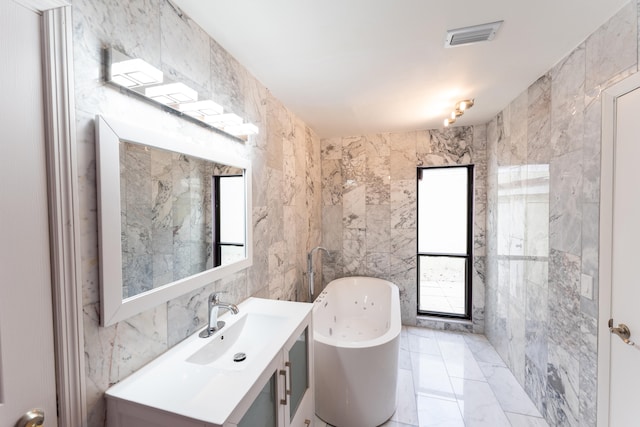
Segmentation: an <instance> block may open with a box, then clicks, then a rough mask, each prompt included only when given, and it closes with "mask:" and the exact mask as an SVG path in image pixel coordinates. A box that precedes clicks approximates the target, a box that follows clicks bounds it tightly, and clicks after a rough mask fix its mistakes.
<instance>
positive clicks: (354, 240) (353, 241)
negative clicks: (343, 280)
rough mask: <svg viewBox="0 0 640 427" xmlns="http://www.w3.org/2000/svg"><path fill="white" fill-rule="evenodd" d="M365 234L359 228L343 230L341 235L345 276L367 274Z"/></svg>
mask: <svg viewBox="0 0 640 427" xmlns="http://www.w3.org/2000/svg"><path fill="white" fill-rule="evenodd" d="M365 240H366V232H365V230H364V229H360V228H345V229H344V233H343V241H342V245H343V249H342V250H343V262H344V264H343V266H344V274H345V275H346V276H364V275H366V274H367V252H366V249H365V248H366V244H365Z"/></svg>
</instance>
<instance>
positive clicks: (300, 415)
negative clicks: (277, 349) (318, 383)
mask: <svg viewBox="0 0 640 427" xmlns="http://www.w3.org/2000/svg"><path fill="white" fill-rule="evenodd" d="M311 349H312V347H311V336H310V333H309V326H307V327H306V328H305V329H304V330H303V331H302V333H301V334H300V335H299V336H298V337H297V338H296V339H295V341H293V342H291V343H289V345H288V346H287V347H285V366H286V369H287V370H288V371H289V379H288V384H285V387H287V395H288V398H289V399H288V400H289V402H288V405H287V406H288V407H287V408H286V409H285V412H286V414H285V420H286V422H285V426H287V427H289V426H293V427H304V426H308V425H310V424H311V422H312V420H313V417H314V402H313V377H312V372H313V371H312V369H311V366H312V357H313V354H312V352H311Z"/></svg>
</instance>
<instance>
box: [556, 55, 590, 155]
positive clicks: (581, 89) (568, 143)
mask: <svg viewBox="0 0 640 427" xmlns="http://www.w3.org/2000/svg"><path fill="white" fill-rule="evenodd" d="M550 75H551V97H552V102H551V146H552V149H553V155H554V156H561V155H563V154H566V153H569V152H572V151H574V150H577V149H580V148H582V140H583V129H584V108H585V48H584V44H582V45H581V46H579V47H578V48H576V49H575V50H574V51H573V52H572V53H571V54H570V55H569V56H567V57H566V58H565V59H564V60H562V61H560V63H558V65H556V66H555V67H554V69H553V70H552V71H551V73H550Z"/></svg>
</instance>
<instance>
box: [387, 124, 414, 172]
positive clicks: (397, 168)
mask: <svg viewBox="0 0 640 427" xmlns="http://www.w3.org/2000/svg"><path fill="white" fill-rule="evenodd" d="M389 138H390V144H391V151H390V152H391V159H390V161H391V163H390V172H391V180H392V181H397V180H414V179H416V165H417V158H416V133H415V132H407V133H392V134H390V135H389Z"/></svg>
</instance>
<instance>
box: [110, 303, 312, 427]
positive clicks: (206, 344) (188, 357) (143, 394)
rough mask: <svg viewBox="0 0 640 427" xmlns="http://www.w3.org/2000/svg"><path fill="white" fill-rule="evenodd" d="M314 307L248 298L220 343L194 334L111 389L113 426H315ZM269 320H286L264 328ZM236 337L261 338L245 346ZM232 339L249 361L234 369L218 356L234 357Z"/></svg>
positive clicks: (230, 318)
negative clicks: (243, 348)
mask: <svg viewBox="0 0 640 427" xmlns="http://www.w3.org/2000/svg"><path fill="white" fill-rule="evenodd" d="M312 307H313V306H312V305H311V304H307V303H292V302H286V301H274V300H262V299H258V298H249V300H248V302H243V303H241V304H239V309H240V314H239V315H236V316H231V315H225V316H222V319H223V320H225V321H226V322H227V325H226V326H225V327H224V328H223V329H222V330H221V331H219V332H217V333H216V335H214V336H213V337H211V338H207V339H202V338H199V337H197V334H194V336H192V337H189V338H188V339H187V340H185V341H184V342H182V343H180V344H178V345H177V346H176V347H174V348H173V349H171V350H169V351H168V352H167V353H165V354H164V355H162V356H160V357H159V358H158V359H156V360H154V361H152V362H151V363H149V364H148V365H147V366H145V367H143V368H142V369H141V370H139V371H138V372H136V373H134V374H133V375H131V376H130V377H128V378H126V379H125V380H123V381H121V382H120V383H118V384H116V385H115V386H113V387H112V388H110V389H109V390H107V392H106V393H105V396H106V399H107V427H133V426H135V427H306V426H310V425H311V426H312V425H313V420H314V418H315V415H314V413H315V402H314V388H313V386H314V377H313V375H314V369H313V327H312V323H311V309H312ZM243 315H244V316H246V318H245V319H242V316H243ZM251 316H253V319H259V322H258V323H260V324H261V325H262V327H263V329H262V330H260V329H258V328H260V327H261V325H255V323H256V322H254V321H253V320H252V317H251ZM247 319H248V320H247ZM270 319H271V320H273V319H281V320H278V322H275V321H274V322H275V323H274V324H277V327H272V326H271V325H269V327H268V328H266V327H264V325H265V324H268V322H269V321H271V320H270ZM282 319H284V320H282ZM252 322H253V323H252ZM235 323H237V325H235V326H234V324H235ZM225 329H226V330H227V332H226V335H225ZM235 330H240V331H241V333H247V334H251V333H255V332H253V331H256V330H257V331H259V333H257V334H256V336H255V339H254V338H253V336H251V339H249V340H246V339H245V340H244V341H242V340H241V339H237V338H236V337H234V336H233V334H234V331H235ZM265 338H266V339H265ZM207 340H211V341H207ZM216 340H218V341H216ZM232 340H236V341H235V342H237V343H242V342H243V343H244V344H241V346H245V347H246V348H247V353H246V354H247V359H246V362H242V363H239V364H233V362H231V364H229V363H228V362H225V361H221V360H220V359H222V358H226V353H224V355H223V356H218V355H216V353H215V352H216V351H218V350H219V349H220V348H221V347H222V346H227V347H228V351H227V353H229V352H231V353H233V352H235V351H236V350H237V349H236V348H235V347H234V345H236V344H234V343H231V344H230V342H231V341H232ZM265 341H266V342H268V344H264V342H265ZM261 343H262V344H261ZM252 346H253V347H252ZM227 347H223V349H225V350H227ZM207 357H210V358H211V360H213V361H212V362H210V361H209V359H207ZM225 363H226V364H225ZM245 363H246V364H245Z"/></svg>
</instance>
